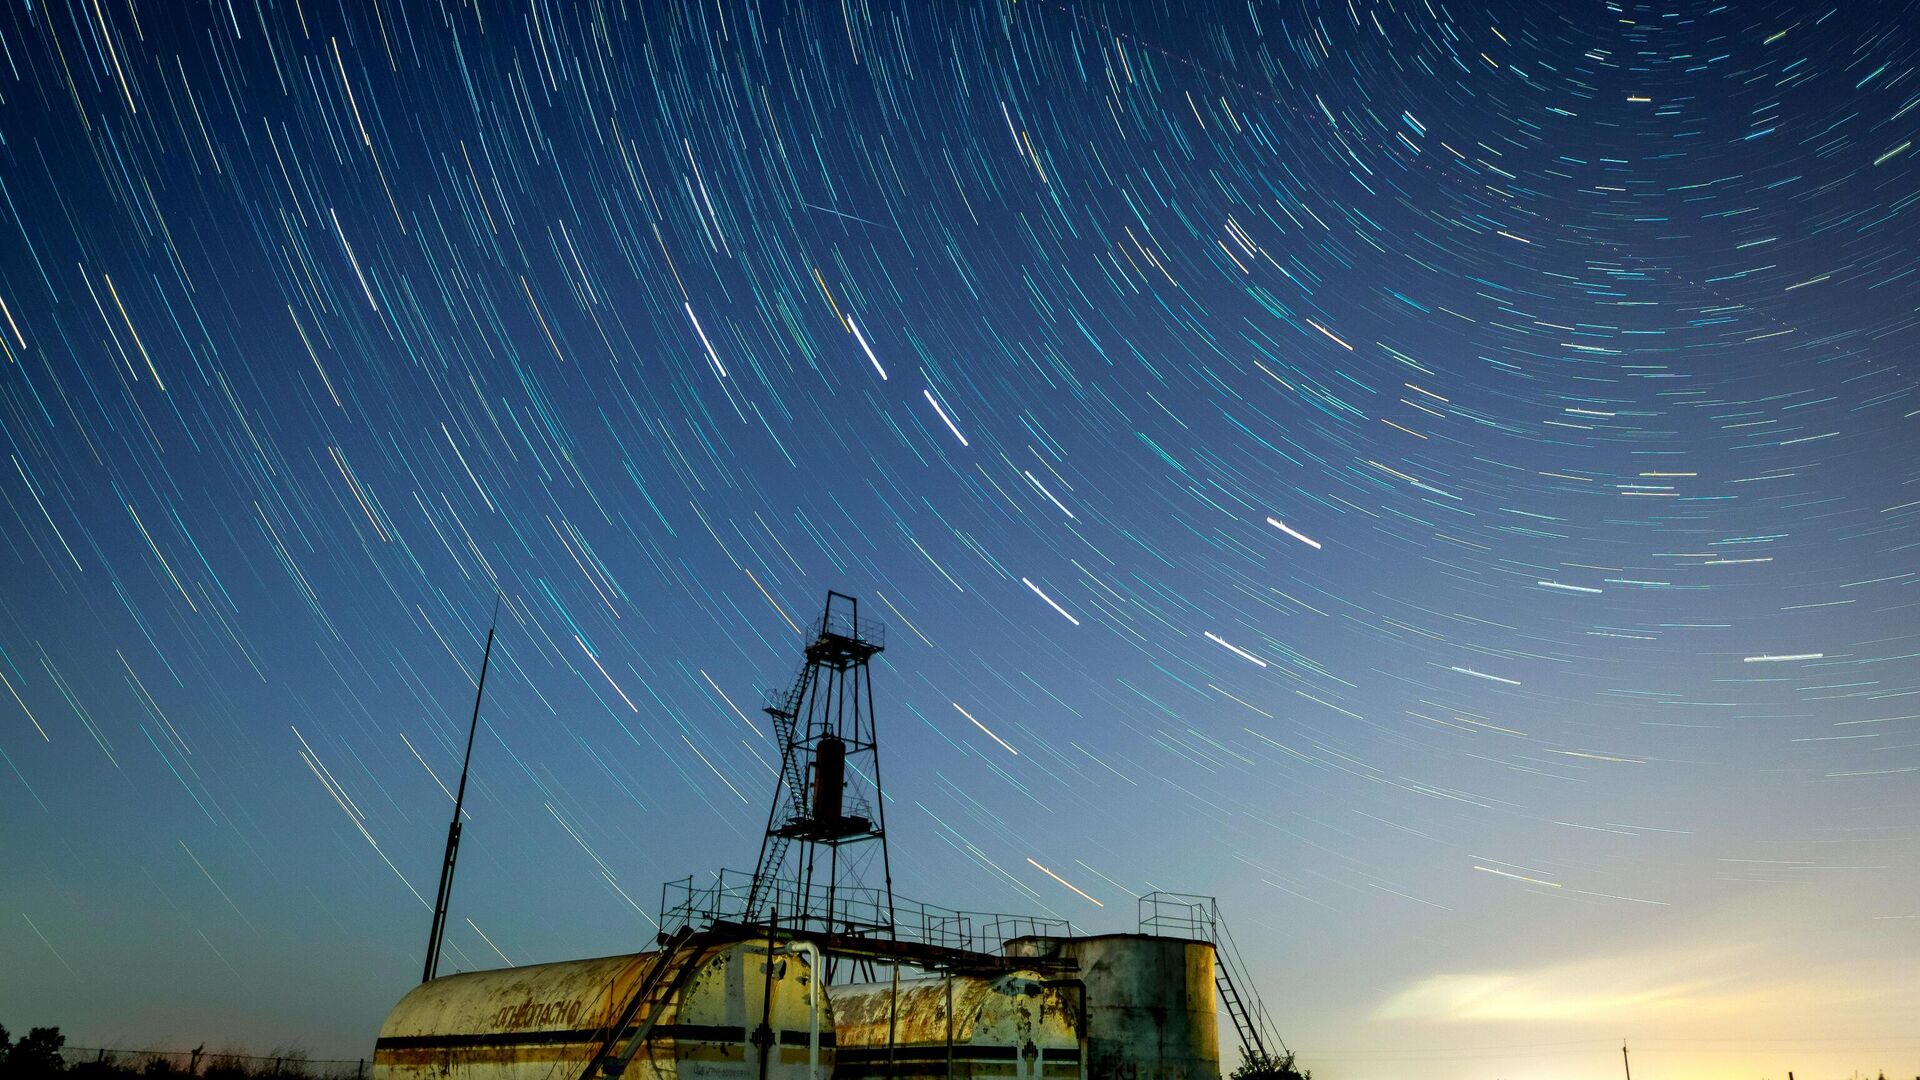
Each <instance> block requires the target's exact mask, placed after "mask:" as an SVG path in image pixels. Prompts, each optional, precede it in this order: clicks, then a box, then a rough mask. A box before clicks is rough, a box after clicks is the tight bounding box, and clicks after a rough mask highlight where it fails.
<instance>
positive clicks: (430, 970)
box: [420, 592, 500, 982]
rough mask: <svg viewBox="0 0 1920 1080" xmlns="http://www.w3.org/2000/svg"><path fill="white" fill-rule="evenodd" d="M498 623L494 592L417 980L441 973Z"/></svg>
mask: <svg viewBox="0 0 1920 1080" xmlns="http://www.w3.org/2000/svg"><path fill="white" fill-rule="evenodd" d="M499 626H500V594H499V593H497V592H496V593H494V594H493V625H491V626H489V627H487V647H486V650H485V651H484V652H482V653H481V654H480V681H479V685H478V686H477V687H476V688H475V689H474V692H473V719H472V720H471V721H469V722H468V724H467V756H466V757H465V758H464V759H462V760H461V762H460V788H459V793H458V794H456V795H455V796H454V797H453V824H451V825H448V826H447V854H446V857H445V858H444V859H443V860H442V861H441V863H440V892H439V896H438V899H436V900H435V902H434V908H433V930H432V931H431V932H430V933H429V934H428V936H427V964H426V967H425V968H424V969H423V970H422V971H421V974H420V981H421V982H430V981H432V979H433V977H434V976H436V975H438V974H439V973H440V942H441V940H442V939H443V938H445V937H446V933H447V903H448V901H450V900H452V899H453V863H454V860H455V859H457V858H459V856H460V811H461V808H462V807H463V806H464V805H465V803H466V801H467V768H468V767H469V766H470V765H472V764H473V736H474V734H475V733H476V732H477V731H479V730H480V698H481V696H482V695H484V694H485V693H486V692H487V666H488V664H490V663H491V662H492V660H493V632H494V631H495V630H496V629H498V628H499Z"/></svg>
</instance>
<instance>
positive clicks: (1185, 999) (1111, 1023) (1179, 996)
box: [1006, 934, 1220, 1080]
mask: <svg viewBox="0 0 1920 1080" xmlns="http://www.w3.org/2000/svg"><path fill="white" fill-rule="evenodd" d="M1006 953H1007V955H1008V956H1013V957H1022V956H1032V957H1057V958H1062V959H1072V960H1077V961H1079V965H1080V967H1079V971H1078V976H1079V979H1080V981H1081V982H1083V983H1085V984H1086V988H1087V1014H1086V1015H1087V1026H1086V1031H1087V1074H1086V1075H1087V1080H1220V1030H1219V1026H1218V1014H1217V1013H1216V1011H1215V1004H1214V982H1213V979H1214V961H1215V957H1214V952H1213V945H1212V943H1211V942H1206V941H1185V940H1182V939H1180V938H1165V937H1154V936H1150V935H1147V934H1105V935H1101V936H1098V937H1083V938H1054V937H1023V938H1015V939H1014V940H1012V941H1009V942H1007V943H1006Z"/></svg>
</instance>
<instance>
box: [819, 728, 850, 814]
mask: <svg viewBox="0 0 1920 1080" xmlns="http://www.w3.org/2000/svg"><path fill="white" fill-rule="evenodd" d="M846 786H847V744H846V743H845V742H843V741H841V739H840V738H839V737H838V736H835V735H829V736H827V737H826V738H824V739H821V740H820V745H818V746H816V747H814V750H813V820H814V821H815V822H817V823H819V824H820V825H826V826H830V825H832V824H833V823H834V822H837V821H839V820H840V800H841V798H842V797H843V796H844V795H845V789H846Z"/></svg>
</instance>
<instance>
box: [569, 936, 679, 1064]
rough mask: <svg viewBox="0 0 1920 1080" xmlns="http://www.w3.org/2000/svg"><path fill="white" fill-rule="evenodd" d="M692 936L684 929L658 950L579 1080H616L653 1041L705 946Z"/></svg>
mask: <svg viewBox="0 0 1920 1080" xmlns="http://www.w3.org/2000/svg"><path fill="white" fill-rule="evenodd" d="M695 934H696V932H695V930H694V929H693V927H691V926H683V927H681V928H680V929H679V930H676V931H674V933H673V936H672V937H670V938H668V939H667V940H666V941H665V942H664V943H663V944H662V945H661V946H660V951H659V952H658V953H656V954H654V958H653V963H651V964H649V965H648V966H647V970H646V974H644V975H642V976H641V977H640V982H639V984H638V985H636V986H635V987H634V990H633V996H632V997H631V998H630V999H628V1001H627V1004H626V1007H625V1008H623V1009H621V1011H620V1015H619V1016H618V1017H616V1018H615V1019H614V1021H613V1022H612V1023H610V1024H608V1025H607V1028H606V1032H605V1034H604V1035H603V1037H602V1038H601V1040H600V1045H599V1047H597V1048H596V1049H595V1050H594V1053H593V1056H592V1057H590V1058H588V1059H587V1067H586V1069H585V1070H584V1071H582V1072H581V1074H580V1080H594V1078H595V1077H596V1076H601V1077H612V1078H618V1077H619V1076H620V1075H621V1074H622V1073H624V1072H625V1071H626V1069H627V1063H628V1062H630V1061H632V1060H633V1056H634V1054H636V1053H638V1052H639V1051H640V1048H641V1047H643V1046H645V1045H646V1044H647V1043H648V1042H649V1041H651V1040H652V1038H653V1033H654V1029H655V1028H657V1027H658V1026H659V1024H660V1021H661V1019H662V1018H663V1017H664V1016H665V1014H666V1012H667V1008H668V1006H669V1005H670V1004H672V1003H673V1002H674V1001H675V1000H676V999H678V997H679V995H680V990H681V988H682V987H683V986H685V985H686V982H687V977H688V976H690V975H692V974H693V969H694V967H695V966H696V965H695V961H697V960H699V958H700V956H701V954H702V953H703V952H704V951H705V947H704V946H705V942H703V941H699V940H696V937H695ZM636 1025H638V1026H636ZM629 1029H631V1031H632V1033H631V1034H629V1033H628V1032H629Z"/></svg>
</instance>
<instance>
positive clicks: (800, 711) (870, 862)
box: [746, 592, 894, 937]
mask: <svg viewBox="0 0 1920 1080" xmlns="http://www.w3.org/2000/svg"><path fill="white" fill-rule="evenodd" d="M812 631H813V638H812V640H811V641H809V642H808V643H807V645H806V649H805V654H806V662H805V664H803V665H802V666H801V668H800V671H799V672H798V673H797V674H796V675H795V676H794V680H793V683H792V684H791V685H790V686H789V687H788V688H787V689H786V690H784V691H775V692H769V693H768V694H767V695H766V706H765V709H764V711H765V712H766V714H767V715H768V716H770V717H772V718H773V724H774V730H775V732H776V734H777V736H778V738H779V740H780V744H781V759H780V779H779V781H778V782H777V783H776V784H775V786H774V792H773V805H772V806H771V807H770V808H769V809H768V811H767V831H766V835H765V836H764V837H763V838H762V840H761V842H760V858H759V861H758V862H757V863H756V864H755V868H754V875H753V884H752V886H751V889H750V891H749V893H748V897H747V911H746V915H747V918H748V920H749V921H753V922H763V923H765V922H772V921H774V920H778V923H779V927H780V929H782V930H792V931H795V932H801V933H804V932H807V931H815V932H820V933H825V934H845V935H853V936H860V937H892V936H893V930H894V909H893V868H892V865H891V864H890V863H889V862H888V859H887V828H886V824H887V821H886V806H885V801H884V797H883V794H882V790H883V789H882V788H881V786H880V754H879V744H878V742H877V741H876V738H875V734H874V722H873V721H874V716H873V675H872V672H871V670H870V669H869V667H868V662H869V661H871V660H872V659H873V657H874V654H876V653H878V652H880V651H881V650H882V649H884V648H885V647H886V645H885V627H883V626H882V625H881V624H879V623H878V622H871V621H870V622H865V623H863V622H861V621H860V601H859V600H857V599H855V598H854V597H851V596H847V595H845V594H843V593H837V592H829V593H827V603H826V608H825V610H824V611H823V612H822V613H821V616H820V620H819V621H818V622H817V623H815V624H814V625H813V627H812ZM876 864H877V865H876ZM876 879H877V881H878V884H875V881H876Z"/></svg>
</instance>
